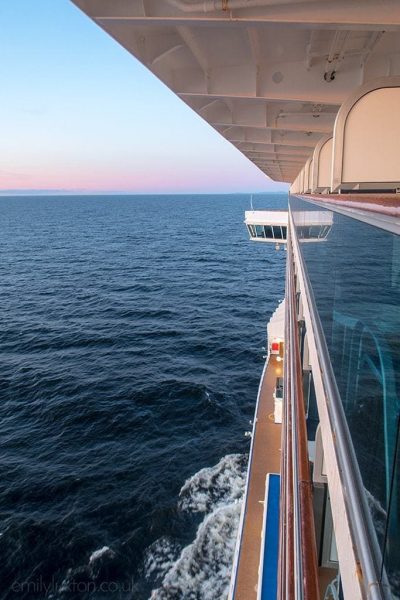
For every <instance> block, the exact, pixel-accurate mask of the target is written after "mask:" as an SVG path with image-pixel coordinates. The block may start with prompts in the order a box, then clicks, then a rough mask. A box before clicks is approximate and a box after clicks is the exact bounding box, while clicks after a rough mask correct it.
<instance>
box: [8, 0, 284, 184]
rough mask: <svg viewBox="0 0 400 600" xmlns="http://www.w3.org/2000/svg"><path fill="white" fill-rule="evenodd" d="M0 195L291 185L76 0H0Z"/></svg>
mask: <svg viewBox="0 0 400 600" xmlns="http://www.w3.org/2000/svg"><path fill="white" fill-rule="evenodd" d="M0 55H1V57H2V60H1V61H0V81H1V94H0V107H1V110H0V131H1V135H0V193H3V194H8V193H24V192H26V193H31V192H38V193H39V192H47V193H51V192H61V193H62V192H67V193H97V192H101V193H108V192H110V193H115V192H120V193H185V192H189V193H213V192H217V193H232V192H253V193H257V192H265V191H276V190H285V189H287V186H285V185H284V184H280V185H277V184H275V183H273V182H272V181H271V180H269V179H268V178H267V177H266V176H265V175H264V174H263V173H261V171H259V170H258V169H257V167H256V166H255V165H253V164H252V163H251V162H250V161H248V160H247V159H246V158H245V157H244V156H243V155H242V154H241V153H240V152H239V151H238V150H237V149H236V148H234V147H233V146H232V145H231V144H230V143H229V142H227V141H226V140H224V139H223V138H222V136H220V135H219V134H218V133H217V132H216V131H215V130H214V129H212V127H211V126H209V125H208V124H207V123H205V122H204V121H203V120H202V119H201V118H200V117H199V116H198V115H196V114H195V113H194V112H193V111H192V110H191V109H190V108H188V107H187V106H186V105H185V104H184V103H183V102H182V101H181V100H180V99H179V98H177V96H175V94H173V93H172V92H171V91H170V90H168V88H167V87H166V86H165V85H164V84H163V83H161V82H160V81H159V80H157V79H156V78H155V77H154V75H152V74H151V73H150V72H149V71H148V70H147V69H146V68H145V67H144V66H143V65H141V64H140V63H139V62H138V61H137V60H136V59H135V58H134V57H133V56H132V55H130V54H129V53H128V52H127V51H126V50H124V49H123V48H122V47H121V46H119V45H118V44H117V43H116V42H115V41H114V40H113V39H111V37H109V36H108V35H107V34H106V33H105V32H104V31H103V30H102V29H100V28H99V27H98V26H97V25H96V24H95V23H93V22H92V21H91V20H90V19H89V18H88V17H87V16H86V15H84V14H83V13H82V12H81V11H80V10H79V9H78V8H76V7H75V6H74V5H73V4H72V2H70V1H69V0H13V1H12V2H6V1H4V0H3V2H0Z"/></svg>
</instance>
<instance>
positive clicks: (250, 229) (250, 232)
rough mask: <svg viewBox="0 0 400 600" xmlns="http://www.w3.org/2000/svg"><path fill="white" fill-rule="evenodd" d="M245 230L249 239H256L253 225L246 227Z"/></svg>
mask: <svg viewBox="0 0 400 600" xmlns="http://www.w3.org/2000/svg"><path fill="white" fill-rule="evenodd" d="M247 229H248V230H249V234H250V237H257V236H256V232H255V229H254V225H247Z"/></svg>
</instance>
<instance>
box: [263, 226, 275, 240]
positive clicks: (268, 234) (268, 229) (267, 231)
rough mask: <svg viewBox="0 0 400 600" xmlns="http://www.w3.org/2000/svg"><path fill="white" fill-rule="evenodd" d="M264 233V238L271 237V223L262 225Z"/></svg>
mask: <svg viewBox="0 0 400 600" xmlns="http://www.w3.org/2000/svg"><path fill="white" fill-rule="evenodd" d="M264 233H265V237H266V238H272V237H273V235H272V227H271V225H264Z"/></svg>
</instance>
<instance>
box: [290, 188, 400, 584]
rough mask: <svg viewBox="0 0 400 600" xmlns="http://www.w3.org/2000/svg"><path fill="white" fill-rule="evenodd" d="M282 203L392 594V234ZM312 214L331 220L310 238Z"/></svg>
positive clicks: (396, 296)
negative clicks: (323, 340)
mask: <svg viewBox="0 0 400 600" xmlns="http://www.w3.org/2000/svg"><path fill="white" fill-rule="evenodd" d="M290 207H291V211H292V215H293V219H294V223H295V228H296V232H297V237H298V240H299V244H300V251H301V254H302V257H303V260H304V264H305V266H306V269H307V273H308V277H309V279H310V284H311V287H312V291H313V294H314V298H315V303H316V307H317V310H318V313H319V317H320V319H321V323H322V326H323V330H324V334H325V338H326V342H327V346H328V350H329V353H330V358H331V362H332V367H333V370H334V373H335V377H336V381H337V385H338V388H339V392H340V396H341V400H342V403H343V407H344V411H345V415H346V419H347V423H348V426H349V430H350V434H351V437H352V441H353V445H354V448H355V452H356V456H357V460H358V463H359V466H360V472H361V475H362V479H363V484H364V488H365V493H366V496H367V500H368V505H369V507H370V511H371V515H372V519H373V522H374V525H375V529H376V533H377V537H378V540H379V543H380V545H381V548H382V554H384V552H385V555H386V556H387V561H388V565H390V571H389V575H390V580H391V583H392V585H393V586H394V589H395V593H396V594H398V595H399V594H400V548H399V542H398V539H395V532H396V529H397V532H398V531H399V526H400V514H399V508H398V501H397V500H396V503H395V504H396V506H395V507H393V506H394V505H393V500H392V504H391V506H390V508H391V510H390V518H388V511H389V501H390V498H391V497H392V498H393V497H395V498H398V497H399V485H400V483H399V477H398V475H396V476H395V477H394V475H395V471H394V470H395V466H396V433H397V423H398V416H399V406H400V404H399V389H400V380H399V369H400V341H399V340H400V310H399V305H400V243H399V238H398V236H396V235H394V234H392V233H389V232H387V231H384V230H382V229H379V228H377V227H374V226H372V225H369V224H366V223H362V222H360V221H357V220H356V219H352V218H350V217H347V216H344V215H341V214H339V213H333V212H331V211H328V210H326V209H322V208H320V207H316V206H315V205H312V204H311V203H308V202H305V201H303V200H300V199H298V198H295V197H291V198H290ZM312 213H314V214H312ZM324 213H327V214H326V215H325V216H324ZM318 220H320V221H321V222H323V221H324V220H325V221H326V222H328V221H329V220H331V224H329V226H327V225H324V227H325V229H326V231H324V236H323V238H322V239H321V238H320V239H318V238H317V239H315V235H314V234H315V233H316V230H314V231H313V230H311V227H309V226H308V224H309V223H313V225H312V227H314V224H315V223H316V221H318ZM311 234H313V235H311ZM396 473H397V471H396ZM393 477H394V479H393ZM392 482H394V483H393V485H394V487H395V491H394V492H393V493H392V496H391V483H392ZM393 494H394V496H393ZM397 538H398V533H397ZM393 565H394V566H393ZM396 565H397V566H396Z"/></svg>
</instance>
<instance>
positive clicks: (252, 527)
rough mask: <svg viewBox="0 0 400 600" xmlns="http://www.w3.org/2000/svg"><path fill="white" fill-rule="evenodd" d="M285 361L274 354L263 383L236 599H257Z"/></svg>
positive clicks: (277, 462) (278, 453) (278, 457)
mask: <svg viewBox="0 0 400 600" xmlns="http://www.w3.org/2000/svg"><path fill="white" fill-rule="evenodd" d="M282 364H283V363H282V362H277V360H276V356H274V355H271V356H270V359H269V363H268V365H267V368H266V369H265V372H264V377H263V380H262V382H261V388H260V397H259V402H258V408H257V414H256V416H255V418H256V419H257V420H256V423H255V428H254V440H253V452H252V457H251V462H250V464H249V469H250V477H249V485H248V492H247V502H246V512H245V515H244V522H243V534H242V541H241V547H240V555H239V562H238V569H237V577H236V587H235V594H234V598H235V600H256V598H257V583H258V568H259V563H260V550H261V531H262V524H263V511H264V505H263V500H264V496H265V477H266V475H267V473H279V472H280V460H281V425H280V424H277V423H275V422H274V399H273V393H274V389H275V383H276V378H277V377H281V376H282V371H283V367H282Z"/></svg>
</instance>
